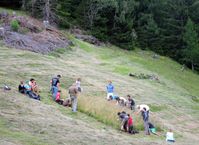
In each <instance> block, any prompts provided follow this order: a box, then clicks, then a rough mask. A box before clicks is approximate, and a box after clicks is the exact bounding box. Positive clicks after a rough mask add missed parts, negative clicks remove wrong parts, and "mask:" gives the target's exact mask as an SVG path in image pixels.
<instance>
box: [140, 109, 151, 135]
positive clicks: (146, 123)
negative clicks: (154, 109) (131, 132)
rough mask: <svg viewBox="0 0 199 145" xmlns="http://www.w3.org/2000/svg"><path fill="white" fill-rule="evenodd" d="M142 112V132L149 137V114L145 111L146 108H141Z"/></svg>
mask: <svg viewBox="0 0 199 145" xmlns="http://www.w3.org/2000/svg"><path fill="white" fill-rule="evenodd" d="M141 112H142V117H143V121H144V130H145V134H146V135H150V131H149V114H148V113H147V111H146V108H143V110H142V111H141Z"/></svg>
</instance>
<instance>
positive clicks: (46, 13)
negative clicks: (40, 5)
mask: <svg viewBox="0 0 199 145" xmlns="http://www.w3.org/2000/svg"><path fill="white" fill-rule="evenodd" d="M44 15H45V19H46V20H47V21H49V18H50V0H46V2H45V10H44Z"/></svg>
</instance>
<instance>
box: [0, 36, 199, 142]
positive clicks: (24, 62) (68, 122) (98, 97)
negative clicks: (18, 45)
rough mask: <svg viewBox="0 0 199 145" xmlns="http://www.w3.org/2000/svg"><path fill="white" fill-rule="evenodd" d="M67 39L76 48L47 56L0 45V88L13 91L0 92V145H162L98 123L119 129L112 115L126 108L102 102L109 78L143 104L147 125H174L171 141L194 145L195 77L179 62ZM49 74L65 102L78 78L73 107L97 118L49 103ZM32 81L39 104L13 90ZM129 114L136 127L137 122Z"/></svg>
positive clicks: (161, 139) (198, 79)
mask: <svg viewBox="0 0 199 145" xmlns="http://www.w3.org/2000/svg"><path fill="white" fill-rule="evenodd" d="M73 41H74V42H75V44H76V46H75V47H74V48H72V49H70V50H67V51H63V50H62V51H60V52H59V51H57V52H54V53H52V54H51V55H40V54H35V53H31V52H27V51H21V50H15V49H10V48H6V47H0V61H1V64H0V84H1V86H3V83H6V84H8V85H10V86H11V87H12V91H10V92H2V91H1V93H0V94H1V95H0V98H1V105H0V106H1V111H0V113H1V114H0V121H1V124H0V128H1V131H0V135H1V137H0V144H42V145H43V144H52V145H55V144H124V143H125V144H164V143H165V141H164V137H163V136H158V137H157V136H150V137H145V136H144V135H143V133H142V132H141V133H140V134H139V135H135V136H130V135H127V134H124V133H121V132H118V131H116V130H114V129H111V128H110V127H108V126H106V125H103V124H101V123H99V122H97V120H99V121H102V122H105V123H107V124H112V125H113V126H117V121H116V113H117V111H120V110H123V109H124V108H120V107H118V106H115V104H112V103H110V102H106V100H105V96H106V94H105V88H104V86H105V85H106V83H107V80H108V79H111V80H112V81H113V82H114V84H115V87H116V91H117V93H118V95H120V96H125V95H126V94H129V93H130V94H133V95H135V100H136V104H139V103H147V104H149V105H150V106H151V109H152V114H151V118H152V120H153V121H154V122H156V123H157V124H159V125H160V126H161V128H162V129H163V130H164V129H165V130H164V131H166V130H167V128H173V129H174V132H175V135H176V138H177V144H178V143H179V144H186V145H187V144H190V141H191V144H197V142H198V135H199V132H198V131H199V130H198V127H199V126H198V123H199V122H198V119H199V114H198V108H199V105H198V102H194V101H193V100H192V98H191V95H196V94H198V90H197V89H196V88H195V85H197V84H199V77H198V76H197V75H194V74H192V73H191V72H189V71H184V72H181V71H180V66H179V65H178V64H175V63H174V62H173V61H171V60H169V59H167V58H165V57H159V59H155V60H154V59H153V58H152V57H151V56H152V53H151V52H144V51H140V50H138V51H134V52H127V51H122V50H118V49H117V48H114V47H112V46H109V48H107V47H95V46H93V45H90V44H88V43H85V42H82V41H79V40H76V39H74V40H73ZM55 56H60V57H55ZM129 72H131V73H145V74H156V75H157V76H159V79H160V83H158V82H156V81H152V80H145V79H136V78H131V77H129V76H128V73H129ZM55 74H62V75H63V77H62V80H61V82H62V90H63V91H62V97H63V98H65V97H66V96H67V93H66V91H67V90H66V88H68V86H69V85H70V84H71V83H72V82H73V81H74V80H75V79H76V78H77V77H79V76H80V77H81V78H82V80H83V81H82V86H83V89H84V91H83V93H82V94H81V96H80V98H79V109H80V110H81V111H82V112H85V113H88V114H90V115H91V116H94V117H95V118H96V119H97V120H95V119H92V118H90V117H88V116H86V115H84V114H81V113H78V114H72V113H71V112H70V109H66V108H63V107H62V106H59V105H57V104H56V103H54V102H53V101H52V100H51V99H50V96H49V94H48V91H49V80H50V79H51V77H52V76H53V75H55ZM173 76H174V77H173ZM177 76H179V78H177ZM31 77H34V78H35V79H36V80H37V83H38V84H39V86H40V88H41V96H42V102H37V101H34V100H30V99H29V98H27V97H26V96H23V95H20V94H18V93H17V91H16V87H17V85H18V83H19V81H20V80H28V79H29V78H31ZM181 80H182V82H181ZM187 80H190V82H188V81H187ZM186 81H187V82H186ZM183 82H184V83H183ZM133 116H134V117H135V123H136V121H139V119H137V117H136V116H135V115H134V114H133ZM141 124H142V123H141ZM164 131H163V132H161V134H164V133H165V132H164Z"/></svg>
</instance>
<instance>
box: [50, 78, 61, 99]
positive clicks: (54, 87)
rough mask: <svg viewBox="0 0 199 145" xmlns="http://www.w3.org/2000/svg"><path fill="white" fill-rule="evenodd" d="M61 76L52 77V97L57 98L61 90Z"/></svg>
mask: <svg viewBox="0 0 199 145" xmlns="http://www.w3.org/2000/svg"><path fill="white" fill-rule="evenodd" d="M60 78H61V75H57V77H54V78H52V80H51V91H52V97H53V99H54V100H55V99H56V95H57V92H58V90H60Z"/></svg>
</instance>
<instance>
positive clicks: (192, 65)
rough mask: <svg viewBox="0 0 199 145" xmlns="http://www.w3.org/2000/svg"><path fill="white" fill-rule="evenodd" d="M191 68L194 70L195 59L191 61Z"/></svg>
mask: <svg viewBox="0 0 199 145" xmlns="http://www.w3.org/2000/svg"><path fill="white" fill-rule="evenodd" d="M191 69H192V71H194V62H193V61H192V62H191Z"/></svg>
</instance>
